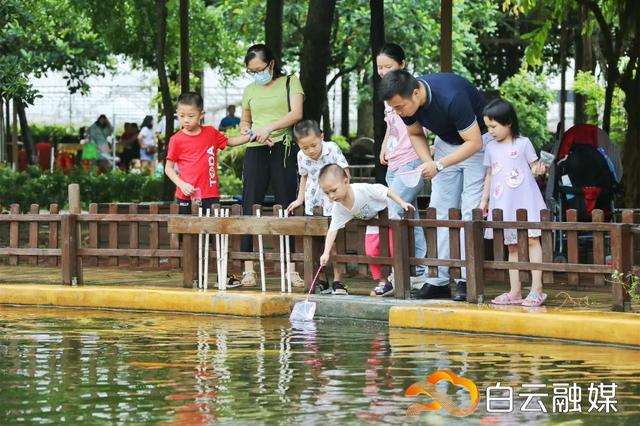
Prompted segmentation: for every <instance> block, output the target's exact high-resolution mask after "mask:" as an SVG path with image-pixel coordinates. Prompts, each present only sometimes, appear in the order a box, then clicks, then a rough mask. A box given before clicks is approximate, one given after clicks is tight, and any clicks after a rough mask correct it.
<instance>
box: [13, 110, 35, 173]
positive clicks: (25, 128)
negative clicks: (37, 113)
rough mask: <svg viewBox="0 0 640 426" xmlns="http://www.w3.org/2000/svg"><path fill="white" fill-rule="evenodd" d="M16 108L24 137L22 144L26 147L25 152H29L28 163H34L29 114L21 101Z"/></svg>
mask: <svg viewBox="0 0 640 426" xmlns="http://www.w3.org/2000/svg"><path fill="white" fill-rule="evenodd" d="M15 105H16V108H17V110H18V118H19V119H20V133H21V136H22V144H23V146H24V150H25V151H26V152H27V163H28V164H33V163H34V158H35V156H34V153H33V141H32V140H31V130H29V122H28V121H27V112H26V111H25V108H24V103H23V102H22V101H20V100H18V101H16V103H15Z"/></svg>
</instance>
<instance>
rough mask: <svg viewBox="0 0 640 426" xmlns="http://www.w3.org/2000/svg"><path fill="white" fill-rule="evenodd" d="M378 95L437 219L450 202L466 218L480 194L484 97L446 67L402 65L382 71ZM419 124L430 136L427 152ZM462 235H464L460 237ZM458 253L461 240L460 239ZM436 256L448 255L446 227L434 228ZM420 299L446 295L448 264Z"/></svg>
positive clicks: (460, 295) (461, 296) (462, 295)
mask: <svg viewBox="0 0 640 426" xmlns="http://www.w3.org/2000/svg"><path fill="white" fill-rule="evenodd" d="M380 97H381V98H382V99H383V100H385V101H386V102H387V103H388V104H389V105H390V106H391V107H392V108H393V109H394V110H395V111H396V112H397V113H398V115H400V116H401V117H402V119H403V120H404V122H405V124H406V125H407V131H408V133H409V138H410V139H411V144H412V145H413V148H414V149H415V150H416V152H417V154H418V156H419V157H420V159H421V160H422V162H423V163H424V164H423V165H422V167H423V172H422V174H423V176H424V178H425V179H431V181H432V185H431V202H430V204H429V207H434V208H435V209H436V212H437V218H438V219H447V218H448V214H449V209H450V208H459V209H461V210H462V219H463V220H470V219H471V211H472V210H473V209H474V208H477V207H478V205H479V204H480V198H481V197H482V187H483V183H484V175H485V168H484V166H483V165H482V160H483V155H484V146H485V145H486V143H487V142H488V141H489V140H490V139H491V135H489V133H488V132H487V128H486V126H485V124H484V120H483V116H482V110H483V108H484V105H485V101H484V98H483V97H482V95H481V94H480V92H479V91H478V89H476V88H475V87H474V86H473V85H472V84H471V83H470V82H469V81H467V80H465V79H464V78H462V77H460V76H458V75H456V74H452V73H439V74H428V75H424V76H421V77H418V78H415V77H413V76H412V75H411V74H410V73H408V72H407V71H405V70H397V71H392V72H389V73H387V74H386V75H385V76H384V78H383V79H382V81H381V83H380ZM423 128H426V129H428V130H429V131H431V132H433V133H434V134H435V135H436V137H435V143H434V147H435V152H434V158H431V154H430V151H429V146H428V143H427V138H426V136H425V134H424V130H423ZM462 241H464V240H462ZM461 248H462V257H463V258H464V242H462V243H461ZM438 258H439V259H448V258H449V231H448V230H447V229H440V228H439V229H438ZM465 277H466V271H465V270H464V269H463V271H462V279H460V280H457V282H456V291H455V293H454V297H453V299H454V300H457V301H463V300H466V298H467V286H466V284H467V283H466V279H465ZM417 297H418V298H422V299H433V298H440V297H451V289H450V288H449V269H448V268H447V267H442V266H441V267H438V277H434V278H429V280H428V281H427V284H425V285H424V286H423V287H422V288H421V289H420V291H419V292H418V295H417Z"/></svg>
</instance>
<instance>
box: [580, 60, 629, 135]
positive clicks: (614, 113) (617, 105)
mask: <svg viewBox="0 0 640 426" xmlns="http://www.w3.org/2000/svg"><path fill="white" fill-rule="evenodd" d="M573 90H574V92H576V93H578V94H580V95H584V97H585V113H586V114H587V117H588V121H589V123H591V124H595V125H598V126H601V125H602V114H601V113H602V111H603V109H604V97H605V87H604V86H602V85H600V84H599V83H598V81H597V79H596V78H595V77H594V76H593V74H592V73H591V72H589V71H578V74H577V75H576V79H575V82H574V83H573ZM626 128H627V112H626V111H625V109H624V92H623V91H622V90H621V89H620V88H618V87H616V88H615V89H614V92H613V103H612V105H611V131H610V132H609V137H610V138H611V141H612V142H614V143H616V144H618V145H621V144H622V143H623V142H624V140H625V130H626Z"/></svg>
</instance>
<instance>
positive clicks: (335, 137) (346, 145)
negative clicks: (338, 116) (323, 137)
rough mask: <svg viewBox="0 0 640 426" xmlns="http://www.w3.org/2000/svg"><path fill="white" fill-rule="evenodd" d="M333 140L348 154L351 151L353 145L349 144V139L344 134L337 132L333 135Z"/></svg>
mask: <svg viewBox="0 0 640 426" xmlns="http://www.w3.org/2000/svg"><path fill="white" fill-rule="evenodd" d="M331 140H332V141H333V142H335V143H336V144H337V145H338V146H339V147H340V150H342V152H343V153H345V154H346V153H347V152H349V151H351V145H349V141H348V140H347V138H345V137H344V136H342V135H339V134H337V133H336V134H334V135H333V136H332V137H331Z"/></svg>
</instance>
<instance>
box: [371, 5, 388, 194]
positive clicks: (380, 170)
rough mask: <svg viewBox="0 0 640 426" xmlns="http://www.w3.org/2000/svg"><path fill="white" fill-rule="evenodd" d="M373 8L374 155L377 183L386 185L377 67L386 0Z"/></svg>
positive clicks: (382, 104) (382, 107) (383, 129)
mask: <svg viewBox="0 0 640 426" xmlns="http://www.w3.org/2000/svg"><path fill="white" fill-rule="evenodd" d="M369 5H370V7H371V27H370V28H369V40H370V42H371V57H372V70H373V79H372V82H373V100H372V101H373V140H374V144H373V155H374V159H375V160H374V165H375V169H374V170H375V176H376V182H379V183H384V182H385V176H386V174H387V168H386V167H385V166H383V165H382V164H380V162H379V161H377V158H378V157H379V156H380V149H381V148H382V141H383V139H384V133H385V123H384V103H383V102H382V101H381V100H380V99H379V95H378V89H379V86H380V76H379V75H378V69H377V67H376V55H377V54H378V52H379V51H380V48H381V47H382V45H383V44H384V0H369Z"/></svg>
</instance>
